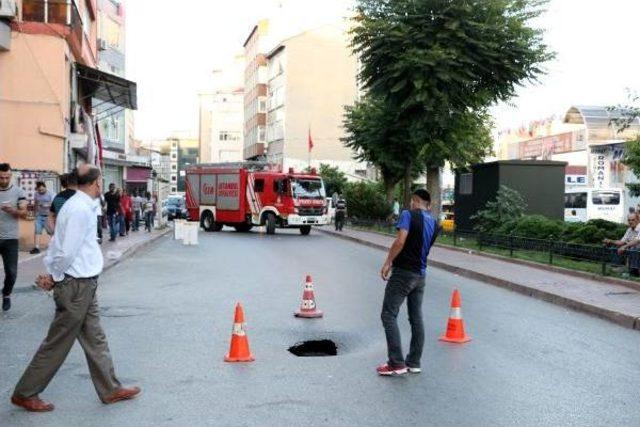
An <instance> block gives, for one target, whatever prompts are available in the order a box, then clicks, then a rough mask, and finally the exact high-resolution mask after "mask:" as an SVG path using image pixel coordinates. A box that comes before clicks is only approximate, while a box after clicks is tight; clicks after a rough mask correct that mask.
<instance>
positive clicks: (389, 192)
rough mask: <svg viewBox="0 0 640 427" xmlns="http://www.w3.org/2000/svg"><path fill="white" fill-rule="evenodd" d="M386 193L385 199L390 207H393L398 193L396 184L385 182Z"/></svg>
mask: <svg viewBox="0 0 640 427" xmlns="http://www.w3.org/2000/svg"><path fill="white" fill-rule="evenodd" d="M384 193H385V198H386V200H387V203H388V204H389V205H391V204H392V203H393V199H395V193H396V184H395V182H389V181H385V182H384Z"/></svg>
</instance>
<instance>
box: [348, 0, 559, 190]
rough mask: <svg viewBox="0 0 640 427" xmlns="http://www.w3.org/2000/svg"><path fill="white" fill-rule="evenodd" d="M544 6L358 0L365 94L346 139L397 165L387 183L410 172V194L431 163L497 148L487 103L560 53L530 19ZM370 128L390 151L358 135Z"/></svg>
mask: <svg viewBox="0 0 640 427" xmlns="http://www.w3.org/2000/svg"><path fill="white" fill-rule="evenodd" d="M545 3H546V0H464V1H462V0H460V1H452V0H359V1H358V6H357V8H356V9H357V14H356V17H355V18H354V19H355V24H356V25H355V26H354V28H353V30H352V49H353V51H354V53H355V54H356V55H358V56H359V58H360V62H361V64H362V66H361V71H360V73H359V79H360V81H361V83H362V87H363V89H364V91H365V92H366V94H367V95H366V97H365V100H364V101H363V103H361V104H356V106H354V107H352V108H351V109H348V110H347V117H346V121H345V125H346V127H347V134H348V135H350V136H351V139H350V140H347V142H346V143H347V145H348V146H350V147H352V148H354V149H360V150H362V153H363V154H362V156H367V159H368V160H369V161H372V162H373V163H375V164H376V165H378V166H380V167H381V168H382V165H385V164H386V165H391V166H392V167H387V175H388V176H389V177H390V179H389V180H392V179H396V178H398V176H402V177H404V180H405V190H406V191H405V199H407V198H408V187H409V185H407V184H408V183H410V182H411V176H412V175H415V174H416V173H419V172H422V171H424V170H425V168H435V167H440V166H442V165H443V164H444V162H445V161H451V162H452V163H454V164H455V165H458V166H463V165H466V164H468V163H472V162H476V161H478V160H480V159H482V158H483V157H484V156H485V155H486V154H487V152H488V150H489V148H490V146H491V143H490V138H489V126H490V121H489V120H488V117H489V116H488V113H487V108H488V107H489V106H491V105H492V104H494V103H496V102H498V101H504V100H507V99H509V98H510V97H512V96H513V95H514V94H515V90H516V88H517V86H518V85H521V84H523V83H524V82H528V81H536V79H537V78H538V76H539V75H541V74H542V73H543V70H542V68H541V64H542V63H543V62H545V61H547V60H549V59H550V58H552V57H553V54H552V53H550V52H549V51H548V49H547V46H546V45H545V44H544V43H543V37H542V31H541V30H540V29H537V28H534V27H533V26H532V25H531V20H532V19H534V18H536V17H538V16H539V15H540V14H541V13H542V11H543V6H544V4H545ZM389 121H391V123H389ZM383 123H384V124H389V125H390V126H389V127H388V130H387V131H386V132H382V129H381V128H382V127H384V126H383V125H382V124H383ZM366 126H370V127H372V128H373V130H372V131H371V132H372V133H373V135H374V136H376V137H377V138H378V139H373V141H375V144H371V145H370V146H373V147H376V148H379V147H384V150H381V149H376V150H372V149H370V146H369V145H368V144H367V143H366V141H368V138H364V137H361V136H360V137H359V136H358V135H357V134H355V133H354V132H358V131H359V132H360V135H367V134H366V132H365V131H364V130H363V128H365V127H366ZM381 132H382V135H384V137H382V136H380V133H381ZM354 135H355V136H354ZM369 136H371V135H369ZM372 153H376V155H373V154H372ZM380 153H383V154H380ZM391 160H392V161H391ZM402 168H403V174H402V175H400V173H399V172H400V170H401V169H402ZM392 172H393V173H392ZM384 175H385V173H384V172H383V176H384ZM396 182H397V181H396Z"/></svg>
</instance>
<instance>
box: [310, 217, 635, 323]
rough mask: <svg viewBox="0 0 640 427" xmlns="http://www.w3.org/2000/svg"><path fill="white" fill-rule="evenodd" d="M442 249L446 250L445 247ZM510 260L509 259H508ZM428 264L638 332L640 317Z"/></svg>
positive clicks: (366, 244)
mask: <svg viewBox="0 0 640 427" xmlns="http://www.w3.org/2000/svg"><path fill="white" fill-rule="evenodd" d="M318 231H320V232H322V233H325V234H329V235H331V236H334V237H336V238H338V239H343V240H348V241H351V242H355V243H359V244H362V245H365V246H369V247H371V248H374V249H380V250H383V251H387V250H389V248H388V247H386V246H384V245H380V244H378V243H373V242H369V241H367V240H363V239H359V238H357V237H353V236H346V235H340V234H337V233H333V232H331V231H326V230H321V229H318ZM444 248H448V246H445V247H444ZM508 260H510V258H508ZM429 264H430V265H431V266H433V267H435V268H439V269H441V270H445V271H448V272H450V273H454V274H458V275H460V276H463V277H467V278H470V279H474V280H478V281H481V282H484V283H487V284H490V285H494V286H498V287H501V288H503V289H508V290H510V291H514V292H518V293H520V294H523V295H527V296H530V297H533V298H536V299H539V300H542V301H545V302H549V303H552V304H556V305H559V306H562V307H566V308H570V309H572V310H575V311H579V312H583V313H586V314H590V315H592V316H595V317H598V318H600V319H604V320H608V321H610V322H613V323H616V324H618V325H620V326H624V327H626V328H630V329H635V330H640V317H638V318H636V317H633V316H630V315H628V314H623V313H619V312H616V311H612V310H608V309H606V308H602V307H598V306H595V305H591V304H587V303H584V302H580V301H576V300H572V299H569V298H566V297H563V296H560V295H556V294H553V293H551V292H546V291H541V290H539V289H535V288H530V287H528V286H525V285H521V284H519V283H515V282H511V281H508V280H503V279H499V278H497V277H493V276H489V275H486V274H483V273H478V272H476V271H473V270H469V269H466V268H460V267H456V266H453V265H449V264H445V263H442V262H438V261H429Z"/></svg>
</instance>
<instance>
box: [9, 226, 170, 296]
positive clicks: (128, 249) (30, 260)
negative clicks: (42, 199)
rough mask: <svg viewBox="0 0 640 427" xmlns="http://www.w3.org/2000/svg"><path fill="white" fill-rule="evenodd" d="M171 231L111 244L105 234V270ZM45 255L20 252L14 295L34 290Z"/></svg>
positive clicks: (142, 234) (120, 239) (141, 233)
mask: <svg viewBox="0 0 640 427" xmlns="http://www.w3.org/2000/svg"><path fill="white" fill-rule="evenodd" d="M170 231H173V228H171V227H167V228H165V229H162V230H153V232H152V233H148V232H146V231H142V230H141V231H138V232H135V233H134V232H130V233H129V235H128V236H127V237H118V238H117V240H116V241H115V242H109V238H108V234H109V233H108V232H107V233H106V234H105V235H106V237H107V238H106V239H105V240H104V241H103V242H102V245H100V246H101V249H102V255H103V256H104V270H108V269H109V268H111V267H113V266H114V265H116V264H118V263H119V262H120V261H122V260H123V259H126V258H127V257H129V256H131V255H133V254H135V253H136V252H137V251H138V250H140V249H142V248H144V247H145V246H147V245H149V244H151V243H152V242H154V241H156V240H157V239H159V238H160V237H162V236H164V235H165V234H167V233H168V232H170ZM44 253H45V251H44V250H43V251H42V253H40V254H38V255H31V254H29V252H20V255H19V258H18V280H17V282H16V285H15V287H14V290H13V291H14V293H20V292H28V291H30V290H32V289H34V288H33V283H34V281H35V279H36V277H37V276H38V275H39V274H43V273H45V269H44V264H43V263H42V258H43V257H44ZM0 277H2V278H4V273H3V272H2V270H1V269H0Z"/></svg>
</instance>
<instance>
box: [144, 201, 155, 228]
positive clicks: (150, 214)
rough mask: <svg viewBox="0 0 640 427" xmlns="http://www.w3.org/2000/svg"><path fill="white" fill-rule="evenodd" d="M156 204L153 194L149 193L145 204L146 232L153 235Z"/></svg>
mask: <svg viewBox="0 0 640 427" xmlns="http://www.w3.org/2000/svg"><path fill="white" fill-rule="evenodd" d="M155 211H156V204H155V201H154V200H153V198H152V197H151V193H149V192H148V191H147V194H146V200H145V202H144V220H145V226H144V227H145V230H147V231H148V232H149V233H151V230H153V220H154V217H155Z"/></svg>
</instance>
